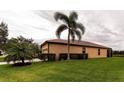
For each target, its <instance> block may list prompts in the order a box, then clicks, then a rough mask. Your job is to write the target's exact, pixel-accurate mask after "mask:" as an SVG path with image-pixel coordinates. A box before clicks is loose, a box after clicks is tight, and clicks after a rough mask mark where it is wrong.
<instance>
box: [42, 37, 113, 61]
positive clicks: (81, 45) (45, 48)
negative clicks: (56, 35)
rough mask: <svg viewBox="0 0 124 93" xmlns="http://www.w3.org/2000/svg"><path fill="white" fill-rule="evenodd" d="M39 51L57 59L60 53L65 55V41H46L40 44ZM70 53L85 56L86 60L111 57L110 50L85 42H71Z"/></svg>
mask: <svg viewBox="0 0 124 93" xmlns="http://www.w3.org/2000/svg"><path fill="white" fill-rule="evenodd" d="M41 50H42V53H47V54H51V53H54V54H56V59H59V57H60V54H61V53H67V40H63V39H52V40H47V41H45V42H44V43H42V44H41ZM70 53H77V54H87V55H88V58H102V57H112V49H111V48H109V47H106V46H103V45H99V44H95V43H91V42H87V41H74V42H72V41H71V43H70Z"/></svg>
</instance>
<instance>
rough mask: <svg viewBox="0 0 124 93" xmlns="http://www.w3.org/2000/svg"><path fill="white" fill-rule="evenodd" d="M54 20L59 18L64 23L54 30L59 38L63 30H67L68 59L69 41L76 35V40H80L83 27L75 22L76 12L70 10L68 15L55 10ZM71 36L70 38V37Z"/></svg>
mask: <svg viewBox="0 0 124 93" xmlns="http://www.w3.org/2000/svg"><path fill="white" fill-rule="evenodd" d="M54 18H55V20H56V21H58V20H61V21H63V22H64V24H61V25H60V26H59V27H58V28H57V30H56V36H57V37H58V38H60V35H61V33H62V32H63V31H65V30H68V43H67V49H68V60H69V59H70V41H71V39H72V41H74V40H75V37H76V36H77V37H78V40H81V38H82V35H83V34H84V32H85V27H84V26H83V24H81V23H78V22H76V20H77V19H78V14H77V13H76V12H71V13H70V15H69V16H67V15H65V14H63V13H60V12H56V13H55V15H54ZM70 38H71V39H70Z"/></svg>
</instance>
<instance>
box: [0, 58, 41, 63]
mask: <svg viewBox="0 0 124 93" xmlns="http://www.w3.org/2000/svg"><path fill="white" fill-rule="evenodd" d="M32 61H33V62H39V61H42V60H40V59H38V58H35V59H33V60H32ZM25 62H29V60H25ZM4 64H8V63H7V62H0V65H4ZM9 64H13V62H12V61H11V62H9Z"/></svg>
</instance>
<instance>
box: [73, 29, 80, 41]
mask: <svg viewBox="0 0 124 93" xmlns="http://www.w3.org/2000/svg"><path fill="white" fill-rule="evenodd" d="M74 32H75V34H76V36H77V37H78V40H79V41H80V40H81V38H82V34H81V32H80V31H79V30H75V31H74Z"/></svg>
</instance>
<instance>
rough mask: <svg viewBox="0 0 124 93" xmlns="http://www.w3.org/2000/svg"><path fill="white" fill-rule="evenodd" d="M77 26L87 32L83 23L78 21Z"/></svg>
mask: <svg viewBox="0 0 124 93" xmlns="http://www.w3.org/2000/svg"><path fill="white" fill-rule="evenodd" d="M76 26H77V29H80V30H81V32H82V34H84V33H85V27H84V25H83V24H81V23H77V25H76Z"/></svg>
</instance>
